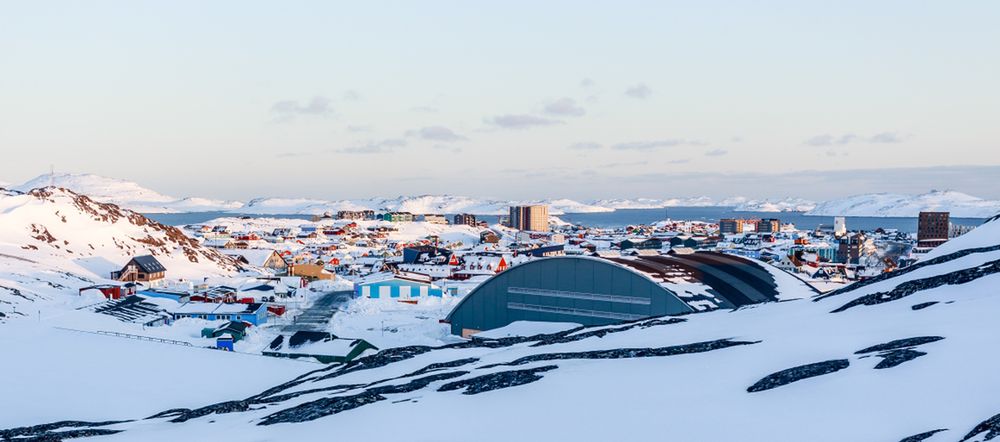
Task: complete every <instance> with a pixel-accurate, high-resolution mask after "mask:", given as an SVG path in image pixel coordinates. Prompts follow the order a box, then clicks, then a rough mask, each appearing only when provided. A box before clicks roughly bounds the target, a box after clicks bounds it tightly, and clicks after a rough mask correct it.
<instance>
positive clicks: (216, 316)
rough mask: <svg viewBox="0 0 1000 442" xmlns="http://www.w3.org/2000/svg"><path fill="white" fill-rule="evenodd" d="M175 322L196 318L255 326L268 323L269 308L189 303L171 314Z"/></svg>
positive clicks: (256, 304) (260, 305)
mask: <svg viewBox="0 0 1000 442" xmlns="http://www.w3.org/2000/svg"><path fill="white" fill-rule="evenodd" d="M170 315H171V316H172V317H173V318H174V320H175V321H176V320H178V319H181V318H196V319H204V320H206V321H243V322H247V323H250V324H253V325H261V324H265V323H267V306H266V305H264V304H261V303H253V304H213V303H205V302H188V303H185V304H183V305H181V306H180V307H178V308H176V309H174V311H172V312H170Z"/></svg>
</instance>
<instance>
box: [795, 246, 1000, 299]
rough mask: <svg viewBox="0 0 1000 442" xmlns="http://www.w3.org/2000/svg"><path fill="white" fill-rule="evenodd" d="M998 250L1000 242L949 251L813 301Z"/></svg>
mask: <svg viewBox="0 0 1000 442" xmlns="http://www.w3.org/2000/svg"><path fill="white" fill-rule="evenodd" d="M997 250H1000V244H997V245H993V246H989V247H977V248H973V249H965V250H959V251H957V252H954V253H949V254H947V255H941V256H939V257H937V258H934V259H928V260H927V261H920V262H918V263H916V264H913V265H911V266H909V267H906V268H902V269H898V270H896V271H894V272H890V273H882V274H880V275H878V276H875V277H872V278H867V279H864V280H862V281H858V282H855V283H854V284H851V285H849V286H847V287H844V288H842V289H839V290H834V291H833V292H830V293H829V294H826V295H823V296H817V297H816V298H813V301H819V300H821V299H826V298H828V297H830V296H836V295H840V294H843V293H847V292H850V291H853V290H857V289H859V288H862V287H867V286H869V285H872V284H875V283H877V282H881V281H885V280H886V279H889V278H896V277H899V276H902V275H905V274H907V273H910V272H912V271H914V270H918V269H922V268H924V267H927V266H932V265H936V264H941V263H945V262H948V261H952V260H956V259H958V258H961V257H964V256H967V255H971V254H973V253H988V252H995V251H997Z"/></svg>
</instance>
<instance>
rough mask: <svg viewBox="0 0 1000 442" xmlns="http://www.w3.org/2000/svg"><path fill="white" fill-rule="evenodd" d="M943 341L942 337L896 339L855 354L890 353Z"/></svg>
mask: <svg viewBox="0 0 1000 442" xmlns="http://www.w3.org/2000/svg"><path fill="white" fill-rule="evenodd" d="M942 339H944V338H943V337H941V336H916V337H913V338H904V339H896V340H895V341H889V342H886V343H883V344H878V345H873V346H871V347H868V348H863V349H861V350H858V351H856V352H854V354H856V355H863V354H865V353H875V352H877V351H888V350H897V349H900V348H906V347H916V346H918V345H923V344H928V343H931V342H937V341H940V340H942Z"/></svg>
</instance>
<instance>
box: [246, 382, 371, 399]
mask: <svg viewBox="0 0 1000 442" xmlns="http://www.w3.org/2000/svg"><path fill="white" fill-rule="evenodd" d="M368 385H370V384H343V385H334V386H332V387H323V388H313V389H309V390H301V391H295V392H291V393H286V394H279V395H274V396H260V395H258V396H254V397H252V398H250V399H248V400H249V401H251V402H252V403H254V404H273V403H279V402H284V401H287V400H289V399H294V398H296V397H299V396H302V395H304V394H315V393H323V392H328V393H331V394H337V393H346V392H348V391H351V390H357V389H359V388H364V387H367V386H368Z"/></svg>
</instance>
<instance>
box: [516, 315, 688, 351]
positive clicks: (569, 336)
mask: <svg viewBox="0 0 1000 442" xmlns="http://www.w3.org/2000/svg"><path fill="white" fill-rule="evenodd" d="M685 321H687V319H684V318H667V319H645V320H641V321H638V322H634V323H630V324H628V325H626V326H623V327H614V328H603V329H598V330H591V331H587V332H580V330H582V329H583V328H582V327H581V328H577V329H573V330H568V331H566V332H564V333H556V334H552V335H544V336H540V337H539V339H537V340H538V342H537V343H535V344H532V347H541V346H544V345H552V344H565V343H567V342H576V341H579V340H581V339H587V338H591V337H595V336H596V337H598V338H603V337H604V336H606V335H608V334H611V333H621V332H623V331H628V330H632V329H633V328H649V327H655V326H658V325H670V324H678V323H681V322H685Z"/></svg>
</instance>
